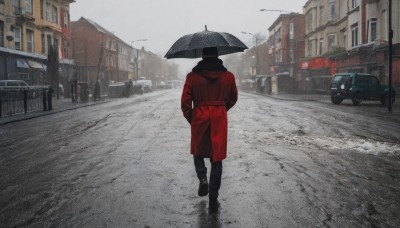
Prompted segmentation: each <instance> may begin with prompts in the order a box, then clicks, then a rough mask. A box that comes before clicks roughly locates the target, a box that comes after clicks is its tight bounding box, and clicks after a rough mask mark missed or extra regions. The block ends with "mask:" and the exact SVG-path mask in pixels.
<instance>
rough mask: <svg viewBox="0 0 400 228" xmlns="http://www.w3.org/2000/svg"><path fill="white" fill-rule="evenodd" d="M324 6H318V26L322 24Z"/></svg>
mask: <svg viewBox="0 0 400 228" xmlns="http://www.w3.org/2000/svg"><path fill="white" fill-rule="evenodd" d="M323 16H324V7H323V6H321V7H320V8H319V26H322V25H323V19H324V17H323Z"/></svg>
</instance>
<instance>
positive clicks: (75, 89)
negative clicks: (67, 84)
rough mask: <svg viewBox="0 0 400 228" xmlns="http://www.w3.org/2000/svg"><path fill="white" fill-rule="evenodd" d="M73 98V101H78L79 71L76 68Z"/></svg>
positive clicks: (72, 82) (72, 89)
mask: <svg viewBox="0 0 400 228" xmlns="http://www.w3.org/2000/svg"><path fill="white" fill-rule="evenodd" d="M71 98H72V102H76V101H78V71H77V70H76V69H74V71H73V73H72V80H71Z"/></svg>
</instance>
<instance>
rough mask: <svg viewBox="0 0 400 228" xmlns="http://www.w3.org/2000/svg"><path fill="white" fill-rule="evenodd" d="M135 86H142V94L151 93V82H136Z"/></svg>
mask: <svg viewBox="0 0 400 228" xmlns="http://www.w3.org/2000/svg"><path fill="white" fill-rule="evenodd" d="M135 84H136V85H142V87H143V92H151V91H153V83H152V82H151V80H137V81H136V83H135Z"/></svg>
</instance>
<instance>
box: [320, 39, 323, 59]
mask: <svg viewBox="0 0 400 228" xmlns="http://www.w3.org/2000/svg"><path fill="white" fill-rule="evenodd" d="M323 45H324V39H320V40H319V55H322V53H323V52H322V51H323V50H322V49H323V48H322V46H323Z"/></svg>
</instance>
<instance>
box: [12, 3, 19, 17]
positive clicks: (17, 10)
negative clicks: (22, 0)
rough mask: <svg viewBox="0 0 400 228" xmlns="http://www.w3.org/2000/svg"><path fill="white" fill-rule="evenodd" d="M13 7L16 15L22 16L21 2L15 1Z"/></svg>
mask: <svg viewBox="0 0 400 228" xmlns="http://www.w3.org/2000/svg"><path fill="white" fill-rule="evenodd" d="M12 6H13V11H14V13H15V14H20V10H19V0H13V1H12Z"/></svg>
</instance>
